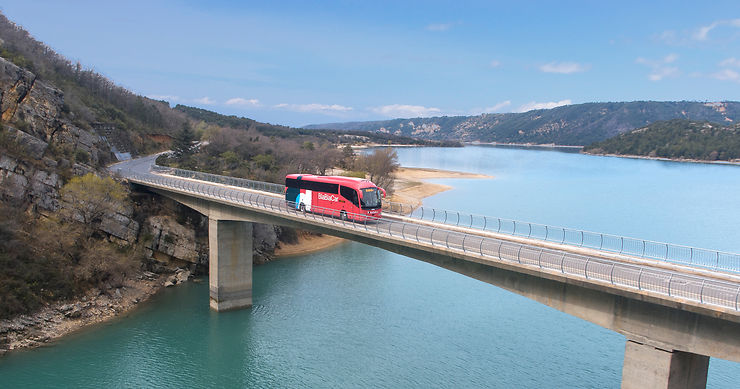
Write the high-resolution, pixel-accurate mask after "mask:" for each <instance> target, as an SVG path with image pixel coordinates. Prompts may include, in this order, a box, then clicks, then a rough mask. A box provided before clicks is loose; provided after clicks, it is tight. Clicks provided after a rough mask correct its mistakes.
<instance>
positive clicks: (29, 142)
mask: <svg viewBox="0 0 740 389" xmlns="http://www.w3.org/2000/svg"><path fill="white" fill-rule="evenodd" d="M63 111H64V93H62V91H61V90H59V89H57V88H54V87H53V86H51V85H49V84H47V83H45V82H43V81H40V80H38V79H37V78H36V76H35V75H34V74H33V73H31V72H29V71H28V70H25V69H21V68H19V67H18V66H16V65H15V64H13V63H11V62H9V61H7V60H5V59H4V58H2V57H0V117H1V118H2V121H3V124H4V125H5V127H9V128H8V129H7V131H8V132H9V134H8V136H10V137H11V138H13V139H15V140H16V142H17V143H19V144H22V145H23V146H24V148H25V151H26V152H27V153H28V155H29V156H30V157H32V158H35V159H40V158H41V156H42V155H43V154H44V151H45V150H46V148H47V147H48V145H49V144H50V143H52V142H56V143H57V144H58V145H59V146H60V147H66V148H68V149H69V150H71V151H73V152H77V150H80V151H84V153H86V154H87V156H88V158H89V162H90V163H91V164H92V165H96V164H97V163H98V162H99V161H100V158H101V157H102V155H101V154H105V155H106V158H108V157H109V156H110V149H109V147H108V145H107V144H106V143H105V141H104V140H103V139H101V138H100V136H99V135H97V134H95V133H92V132H89V131H86V130H83V129H81V128H79V127H77V126H75V125H73V124H72V123H70V122H69V120H67V119H65V118H64V117H63V115H62V113H63Z"/></svg>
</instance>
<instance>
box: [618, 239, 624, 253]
mask: <svg viewBox="0 0 740 389" xmlns="http://www.w3.org/2000/svg"><path fill="white" fill-rule="evenodd" d="M619 240H620V244H619V253H620V254H622V250H624V237H623V236H620V237H619Z"/></svg>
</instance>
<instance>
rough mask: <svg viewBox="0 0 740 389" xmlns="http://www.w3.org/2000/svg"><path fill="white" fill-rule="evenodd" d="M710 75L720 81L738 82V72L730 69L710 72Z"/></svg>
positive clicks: (739, 80) (739, 74) (739, 79)
mask: <svg viewBox="0 0 740 389" xmlns="http://www.w3.org/2000/svg"><path fill="white" fill-rule="evenodd" d="M710 77H712V78H716V79H718V80H722V81H738V82H740V73H738V72H736V71H734V70H731V69H722V70H720V71H718V72H717V73H713V74H710Z"/></svg>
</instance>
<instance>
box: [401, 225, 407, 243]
mask: <svg viewBox="0 0 740 389" xmlns="http://www.w3.org/2000/svg"><path fill="white" fill-rule="evenodd" d="M404 230H406V223H403V227H401V237H402V238H403V239H404V240H405V239H406V234H405V233H404Z"/></svg>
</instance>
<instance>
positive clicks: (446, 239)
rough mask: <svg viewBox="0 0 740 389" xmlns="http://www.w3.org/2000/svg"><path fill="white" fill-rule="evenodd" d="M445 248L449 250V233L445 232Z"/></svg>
mask: <svg viewBox="0 0 740 389" xmlns="http://www.w3.org/2000/svg"><path fill="white" fill-rule="evenodd" d="M445 246H447V248H450V232H449V231H447V235H445Z"/></svg>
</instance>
